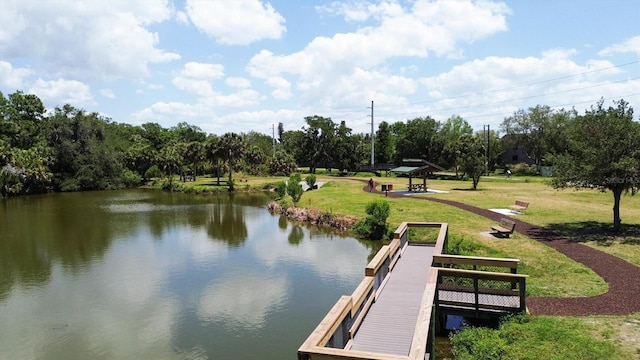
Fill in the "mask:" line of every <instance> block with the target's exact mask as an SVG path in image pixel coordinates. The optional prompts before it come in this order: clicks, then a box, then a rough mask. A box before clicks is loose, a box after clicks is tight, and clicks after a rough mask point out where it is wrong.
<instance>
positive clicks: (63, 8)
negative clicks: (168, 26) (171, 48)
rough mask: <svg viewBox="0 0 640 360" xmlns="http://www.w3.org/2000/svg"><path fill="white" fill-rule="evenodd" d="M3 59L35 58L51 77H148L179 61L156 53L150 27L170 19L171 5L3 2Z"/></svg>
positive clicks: (154, 35) (0, 43)
mask: <svg viewBox="0 0 640 360" xmlns="http://www.w3.org/2000/svg"><path fill="white" fill-rule="evenodd" d="M2 10H3V11H2V14H3V15H0V16H1V17H2V18H0V20H2V23H3V27H2V28H3V29H2V30H0V53H2V54H3V57H5V58H8V59H11V58H32V59H37V61H38V62H39V63H41V64H42V65H41V66H42V68H43V70H47V71H49V72H50V73H51V75H52V76H64V77H71V76H74V77H76V78H85V79H89V78H94V77H99V78H110V77H116V78H118V77H133V78H138V77H145V76H147V75H148V73H149V71H148V65H149V64H150V63H155V62H165V61H171V60H175V59H178V58H180V56H179V55H178V54H175V53H171V52H167V51H164V50H161V49H159V48H157V45H158V43H159V38H158V34H157V33H154V32H151V31H149V30H148V29H147V26H149V25H151V24H157V23H160V22H163V21H165V20H168V19H169V18H170V16H171V11H172V9H171V7H170V6H169V3H168V1H135V2H131V1H126V0H114V1H109V2H102V1H98V2H92V3H91V6H87V3H85V2H78V1H44V2H43V1H37V0H7V1H3V3H2Z"/></svg>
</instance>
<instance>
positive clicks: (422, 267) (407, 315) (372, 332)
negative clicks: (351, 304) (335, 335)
mask: <svg viewBox="0 0 640 360" xmlns="http://www.w3.org/2000/svg"><path fill="white" fill-rule="evenodd" d="M433 249H434V248H433V247H432V246H420V245H409V246H407V247H406V248H405V250H404V252H403V253H402V257H401V261H399V262H398V264H397V265H396V267H395V268H394V269H393V272H391V273H390V275H389V278H388V280H387V282H386V284H385V285H384V288H383V289H382V291H381V292H380V293H379V295H378V298H377V299H376V301H375V303H374V304H373V305H372V306H371V309H370V310H369V312H368V313H367V316H366V317H365V318H364V321H363V322H362V324H361V325H360V328H359V329H358V332H357V333H356V334H355V336H354V338H353V342H352V345H351V349H352V350H358V351H370V352H375V353H382V354H395V355H405V356H406V355H408V354H409V350H410V349H411V341H412V340H413V334H414V332H415V327H416V319H417V318H418V313H419V312H420V304H421V301H422V295H423V293H424V288H425V284H426V283H427V275H428V273H429V269H430V268H431V261H432V256H433Z"/></svg>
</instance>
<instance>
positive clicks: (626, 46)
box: [598, 36, 640, 56]
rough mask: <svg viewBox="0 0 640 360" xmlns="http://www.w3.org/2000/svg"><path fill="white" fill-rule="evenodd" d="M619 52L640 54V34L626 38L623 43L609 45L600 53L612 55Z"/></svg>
mask: <svg viewBox="0 0 640 360" xmlns="http://www.w3.org/2000/svg"><path fill="white" fill-rule="evenodd" d="M618 53H632V54H636V55H639V56H640V36H635V37H632V38H629V39H626V40H625V41H623V42H622V43H619V44H614V45H611V46H607V47H606V48H604V49H602V50H600V52H599V53H598V55H600V56H611V55H615V54H618Z"/></svg>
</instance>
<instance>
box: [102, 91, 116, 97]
mask: <svg viewBox="0 0 640 360" xmlns="http://www.w3.org/2000/svg"><path fill="white" fill-rule="evenodd" d="M100 95H102V96H104V97H106V98H109V99H115V98H116V94H114V93H113V90H111V89H100Z"/></svg>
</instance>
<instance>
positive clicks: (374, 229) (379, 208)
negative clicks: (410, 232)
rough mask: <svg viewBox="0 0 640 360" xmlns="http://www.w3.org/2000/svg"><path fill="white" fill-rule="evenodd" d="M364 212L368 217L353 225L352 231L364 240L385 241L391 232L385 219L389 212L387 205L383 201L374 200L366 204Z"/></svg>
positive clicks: (389, 208)
mask: <svg viewBox="0 0 640 360" xmlns="http://www.w3.org/2000/svg"><path fill="white" fill-rule="evenodd" d="M366 212H367V214H368V216H367V217H366V218H364V219H362V220H359V221H358V222H356V223H355V224H354V225H353V228H352V230H353V231H354V232H355V233H356V234H358V235H359V236H362V237H364V238H366V239H370V240H387V239H389V237H390V234H391V230H389V224H387V218H388V217H389V213H390V212H391V207H390V206H389V203H388V202H386V201H383V200H376V201H373V202H370V203H369V204H367V209H366Z"/></svg>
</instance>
